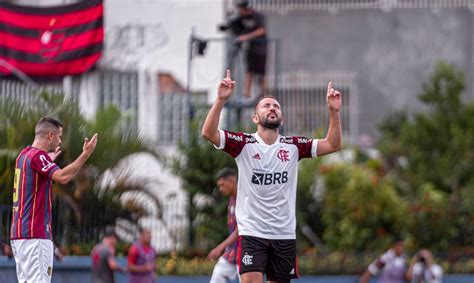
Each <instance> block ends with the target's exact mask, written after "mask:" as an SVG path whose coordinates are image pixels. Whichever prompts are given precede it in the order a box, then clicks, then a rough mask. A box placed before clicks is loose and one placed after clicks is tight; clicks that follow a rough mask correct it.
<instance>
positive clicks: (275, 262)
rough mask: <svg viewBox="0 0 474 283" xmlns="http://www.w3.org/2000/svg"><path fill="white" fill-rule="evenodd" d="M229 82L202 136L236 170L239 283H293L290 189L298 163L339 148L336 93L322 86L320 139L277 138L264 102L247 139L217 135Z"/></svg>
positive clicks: (275, 108)
mask: <svg viewBox="0 0 474 283" xmlns="http://www.w3.org/2000/svg"><path fill="white" fill-rule="evenodd" d="M234 85H235V82H234V81H232V79H231V78H230V71H227V76H226V78H225V79H224V80H222V82H221V84H220V85H219V89H218V94H217V99H216V101H215V102H214V105H213V106H212V108H211V110H210V111H209V113H208V115H207V117H206V120H205V122H204V125H203V128H202V135H203V136H204V137H205V138H207V139H208V140H209V141H211V142H212V143H213V144H214V145H215V146H216V147H217V148H219V149H222V150H224V151H225V152H226V153H228V154H229V155H230V156H232V157H233V158H234V159H235V161H236V163H237V166H238V172H239V175H238V189H237V192H238V193H237V203H236V212H235V214H236V218H237V226H238V234H239V248H238V255H237V259H238V264H239V266H240V271H239V272H240V274H241V275H242V276H241V279H242V280H241V282H244V283H246V282H262V280H263V275H264V274H266V275H267V279H268V281H270V282H289V281H290V280H291V279H293V278H298V264H297V257H296V215H295V210H296V184H297V177H298V161H299V160H300V159H302V158H311V157H317V156H322V155H325V154H329V153H332V152H335V151H337V150H339V149H340V147H341V132H342V130H341V124H340V118H339V109H340V107H341V93H340V92H339V91H337V90H334V88H333V84H332V82H329V84H328V91H327V97H326V99H327V105H328V110H329V117H330V120H329V130H328V133H327V135H326V137H325V138H324V139H310V138H305V137H294V136H281V135H280V134H279V130H278V129H279V126H280V125H281V123H282V121H283V116H282V111H281V106H280V103H279V102H278V101H277V100H276V98H274V97H270V96H266V97H263V98H261V99H260V100H259V101H257V104H256V106H255V114H254V115H253V116H252V120H253V122H254V123H255V124H256V125H257V132H256V133H252V134H247V133H241V132H230V131H223V130H219V129H218V124H219V118H220V114H221V111H222V108H223V107H224V104H225V102H226V101H227V99H228V98H229V97H230V95H231V94H232V91H233V89H234Z"/></svg>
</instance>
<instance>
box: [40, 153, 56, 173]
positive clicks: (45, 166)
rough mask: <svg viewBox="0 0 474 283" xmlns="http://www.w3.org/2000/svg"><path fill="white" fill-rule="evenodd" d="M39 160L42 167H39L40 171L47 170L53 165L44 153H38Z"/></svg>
mask: <svg viewBox="0 0 474 283" xmlns="http://www.w3.org/2000/svg"><path fill="white" fill-rule="evenodd" d="M39 158H40V161H41V164H42V166H43V167H41V171H43V172H47V171H48V170H49V169H50V168H51V167H53V166H54V163H52V162H50V161H49V160H48V158H46V156H45V155H43V154H42V155H40V157H39Z"/></svg>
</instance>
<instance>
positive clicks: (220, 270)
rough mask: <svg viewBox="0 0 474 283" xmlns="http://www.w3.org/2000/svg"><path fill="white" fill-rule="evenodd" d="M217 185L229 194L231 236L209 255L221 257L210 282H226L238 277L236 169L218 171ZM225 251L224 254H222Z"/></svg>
mask: <svg viewBox="0 0 474 283" xmlns="http://www.w3.org/2000/svg"><path fill="white" fill-rule="evenodd" d="M216 182H217V187H219V191H220V192H221V194H223V195H225V196H229V201H228V203H227V226H228V227H229V236H228V237H227V238H226V239H225V240H224V241H223V242H222V243H220V244H219V245H218V246H217V247H215V248H214V249H212V251H211V252H210V253H209V255H208V256H207V257H208V258H209V259H210V260H216V259H219V260H218V261H217V263H216V265H215V266H214V270H213V271H212V277H211V281H210V283H225V282H228V281H229V280H234V279H235V278H237V276H238V273H237V261H236V260H237V259H236V257H237V221H236V219H235V201H236V197H237V173H236V172H235V170H234V169H231V168H228V167H226V168H224V169H222V170H220V171H219V172H218V173H217V176H216ZM222 253H224V254H223V255H222V256H221V254H222Z"/></svg>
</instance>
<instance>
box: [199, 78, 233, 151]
mask: <svg viewBox="0 0 474 283" xmlns="http://www.w3.org/2000/svg"><path fill="white" fill-rule="evenodd" d="M234 85H235V81H233V80H232V79H231V78H230V71H229V70H227V75H226V77H225V78H224V79H223V80H222V81H221V83H220V84H219V88H218V89H217V98H216V101H215V102H214V104H213V105H212V107H211V110H209V113H207V116H206V120H204V125H203V126H202V130H201V134H202V136H203V137H205V138H206V139H208V140H209V141H210V142H212V143H213V144H215V145H216V146H219V145H220V136H219V129H218V126H219V118H220V116H221V112H222V108H224V104H225V102H226V101H227V99H228V98H229V97H230V96H231V94H232V92H233V91H234Z"/></svg>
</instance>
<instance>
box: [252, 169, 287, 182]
mask: <svg viewBox="0 0 474 283" xmlns="http://www.w3.org/2000/svg"><path fill="white" fill-rule="evenodd" d="M286 182H288V172H286V171H283V172H281V173H280V172H275V173H256V172H253V175H252V183H253V184H256V185H275V184H285V183H286Z"/></svg>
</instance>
